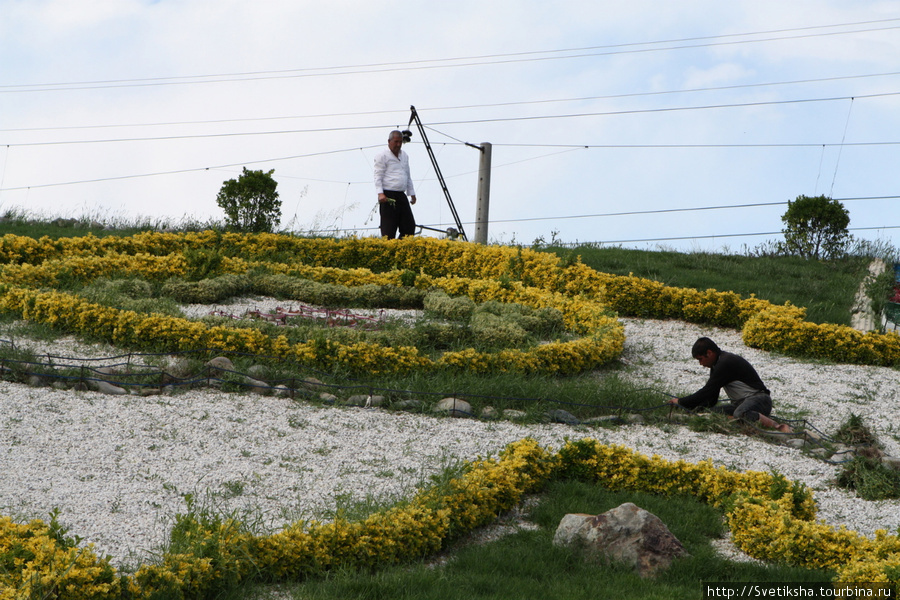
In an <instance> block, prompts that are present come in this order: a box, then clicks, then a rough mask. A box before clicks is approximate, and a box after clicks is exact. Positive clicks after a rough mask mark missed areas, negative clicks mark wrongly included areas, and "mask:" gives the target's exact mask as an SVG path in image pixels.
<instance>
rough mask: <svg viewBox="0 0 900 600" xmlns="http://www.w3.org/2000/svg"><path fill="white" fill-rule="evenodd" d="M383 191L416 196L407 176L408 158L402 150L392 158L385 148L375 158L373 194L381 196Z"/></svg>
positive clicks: (391, 153)
mask: <svg viewBox="0 0 900 600" xmlns="http://www.w3.org/2000/svg"><path fill="white" fill-rule="evenodd" d="M384 190H391V191H394V192H405V193H406V195H407V196H415V195H416V190H415V188H413V181H412V177H410V175H409V156H407V154H406V152H404V151H403V150H401V151H400V155H399V156H394V153H393V152H391V150H390V148H385V149H384V150H382V151H381V152H380V153H379V154H378V155H377V156H375V192H376V193H378V194H381V193H383V192H384Z"/></svg>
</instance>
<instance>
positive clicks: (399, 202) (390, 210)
mask: <svg viewBox="0 0 900 600" xmlns="http://www.w3.org/2000/svg"><path fill="white" fill-rule="evenodd" d="M384 195H385V196H387V197H388V198H389V199H392V200H393V202H382V203H380V204H379V205H378V213H379V214H380V215H381V235H382V236H383V237H387V238H388V239H389V240H392V239H394V238H395V237H397V230H398V229H399V230H400V237H405V236H407V235H414V234H415V233H416V219H415V217H413V213H412V208H411V207H410V206H409V199H407V197H406V194H404V193H403V192H395V191H394V190H384Z"/></svg>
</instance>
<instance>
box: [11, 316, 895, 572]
mask: <svg viewBox="0 0 900 600" xmlns="http://www.w3.org/2000/svg"><path fill="white" fill-rule="evenodd" d="M624 321H625V323H626V335H627V342H626V351H625V354H624V355H623V358H622V360H623V362H624V363H625V364H626V365H627V366H628V367H629V368H628V369H627V370H626V371H625V372H626V373H627V375H626V376H627V377H629V378H631V379H633V380H634V381H635V382H638V383H640V385H642V386H649V387H654V388H657V389H660V390H665V391H667V392H671V393H674V394H678V393H682V392H689V391H693V390H694V389H696V388H698V387H699V386H700V385H702V383H703V382H704V381H705V378H706V374H707V371H706V370H705V369H703V368H702V367H700V366H699V365H697V363H696V361H694V360H692V359H691V358H690V356H689V354H690V345H691V344H692V343H693V341H694V340H695V339H696V337H698V336H699V335H709V336H710V337H712V338H713V339H714V340H716V341H717V342H718V343H719V345H720V346H721V347H722V348H723V349H726V350H730V351H734V352H737V353H739V354H742V355H744V356H745V357H746V358H747V359H749V360H750V362H751V363H753V364H754V366H756V368H757V370H758V371H759V373H760V375H761V376H762V378H763V380H764V381H765V382H766V383H767V384H768V386H769V387H770V388H771V389H772V391H773V397H774V401H775V413H776V414H779V413H780V414H782V415H784V414H787V415H788V416H791V415H796V414H806V415H807V418H808V419H809V420H810V422H811V424H812V425H814V426H815V427H817V428H819V429H820V430H822V431H824V432H825V433H832V432H833V431H834V430H835V429H836V428H837V426H838V425H839V424H840V423H841V422H842V421H843V420H845V419H846V418H847V417H848V416H849V415H850V414H851V413H854V414H857V415H861V416H863V418H864V419H865V421H866V423H868V424H869V426H870V427H873V428H874V429H875V430H876V432H877V433H878V434H879V435H880V436H881V439H882V440H883V442H884V443H885V445H886V447H887V449H888V451H889V453H890V454H893V455H895V456H896V455H900V442H898V430H897V426H896V424H895V423H894V422H893V421H892V419H891V418H890V414H888V413H890V412H892V411H896V408H897V407H898V399H900V398H898V396H900V386H898V385H897V383H898V371H897V370H893V369H885V368H875V367H857V366H845V365H827V364H818V363H809V362H803V361H798V360H794V359H789V358H784V357H779V356H774V355H771V354H768V353H765V352H760V351H757V350H753V349H749V348H746V347H745V346H744V345H743V343H742V342H741V339H740V334H739V333H738V332H735V331H731V330H722V329H716V328H705V327H700V326H696V325H691V324H684V323H679V322H669V321H640V320H624ZM38 347H40V348H41V349H42V352H46V353H50V354H56V355H60V356H81V357H87V356H88V352H93V353H98V352H99V353H100V355H101V356H102V355H105V356H109V355H111V354H114V352H112V351H111V350H110V349H102V348H92V347H85V346H83V345H81V344H78V343H77V342H74V341H72V340H61V341H58V342H54V343H53V344H40V345H39V346H38ZM0 403H2V411H0V456H2V468H0V514H3V515H8V516H12V517H14V518H16V519H28V518H34V517H38V518H46V517H47V514H48V513H49V511H50V510H52V509H54V508H58V509H59V510H60V511H61V517H60V521H61V522H62V523H63V524H64V525H66V526H68V527H70V528H71V530H70V533H71V534H75V535H78V536H81V537H82V538H83V539H84V542H85V543H87V542H90V543H93V544H95V550H96V551H97V552H98V553H100V554H110V555H112V557H113V558H114V562H115V563H116V564H123V565H134V564H136V563H137V562H139V561H142V560H145V559H146V558H147V556H148V552H150V551H152V550H154V549H157V548H158V547H159V546H160V545H161V544H162V543H163V542H164V540H165V536H166V533H167V532H168V530H169V527H170V525H171V521H172V517H173V516H174V515H175V514H176V513H178V512H180V511H184V509H185V500H184V495H185V494H189V493H190V494H193V495H194V497H195V498H196V501H197V503H199V504H201V505H207V506H212V507H215V508H217V509H220V510H223V511H227V512H238V513H244V514H246V515H248V516H249V517H252V518H254V519H257V520H258V521H259V523H260V524H261V525H262V526H265V527H270V528H277V527H278V526H280V525H282V524H284V523H286V522H288V521H290V520H293V519H297V518H301V517H310V516H313V515H315V514H322V513H324V512H325V511H328V510H329V509H331V508H333V507H334V506H335V504H336V503H340V502H347V501H349V500H351V499H355V500H361V499H365V498H366V496H367V495H369V496H371V497H376V498H382V499H389V498H397V497H401V496H405V495H408V494H411V493H412V492H413V491H414V487H415V485H416V484H417V483H419V482H420V481H422V479H423V478H425V477H427V476H428V475H429V474H432V473H436V472H438V471H440V470H441V469H442V468H444V467H446V466H448V465H451V464H453V463H454V462H455V461H459V460H470V459H474V458H476V457H479V456H492V455H496V453H497V452H498V451H499V450H500V449H501V448H503V447H504V446H505V445H506V444H508V443H510V442H512V441H515V440H517V439H520V438H522V437H525V436H532V437H535V438H536V439H537V440H539V442H540V443H541V444H544V445H546V446H551V447H554V448H558V447H559V446H560V445H561V443H562V442H563V441H564V438H565V437H566V436H569V437H573V436H574V437H580V436H582V435H593V436H596V437H597V438H598V439H599V440H600V441H602V442H604V443H616V444H623V445H626V446H629V447H631V448H634V449H636V450H638V451H639V452H642V453H646V454H648V455H652V454H658V455H660V456H662V457H665V458H668V459H673V460H677V459H684V460H688V461H699V460H703V459H712V460H713V461H714V462H715V463H716V464H721V465H724V466H726V467H728V468H731V469H737V470H746V469H754V470H762V471H768V470H776V471H778V472H780V473H782V474H784V475H785V476H787V477H788V478H790V479H797V480H800V481H803V482H804V483H806V484H808V485H810V486H812V488H813V489H815V490H816V498H817V500H818V502H819V507H820V518H821V519H823V520H825V521H826V522H828V523H831V524H833V525H835V526H838V525H845V526H847V527H848V528H850V529H854V530H857V531H859V532H861V533H864V534H866V535H871V534H872V533H873V532H874V531H875V530H876V529H880V528H883V529H888V530H894V531H895V530H896V529H897V528H898V526H900V501H882V502H864V501H861V500H859V499H857V498H855V497H853V496H851V495H850V494H848V493H846V492H843V491H840V490H837V489H835V488H834V487H833V485H832V480H833V478H834V476H835V474H836V472H837V467H835V466H832V465H829V464H827V463H824V462H821V461H818V460H815V459H812V458H808V457H806V456H804V455H803V454H802V453H801V452H799V451H797V450H793V449H790V448H787V447H783V446H778V445H774V444H770V443H766V442H764V441H761V440H758V439H753V438H749V437H741V436H722V435H716V434H706V433H695V432H692V431H689V430H687V429H686V428H683V427H675V428H674V429H672V430H671V431H669V432H663V431H662V430H660V429H657V428H651V427H645V426H627V427H620V428H618V429H586V428H574V429H573V428H572V427H569V426H566V425H561V424H547V425H528V426H524V425H515V424H512V423H506V422H494V423H487V422H479V421H474V420H459V419H437V418H430V417H423V416H415V415H408V414H398V413H388V412H385V411H381V410H378V409H357V408H317V407H312V406H308V405H304V404H302V403H295V402H292V401H291V400H289V399H285V398H270V397H260V396H252V395H236V394H223V393H220V392H216V391H211V390H205V391H191V392H188V393H184V394H179V395H177V396H174V397H169V396H157V397H147V398H139V397H136V396H108V395H102V394H99V393H95V392H71V391H59V390H54V389H51V388H30V387H27V386H23V385H18V384H11V383H4V382H0Z"/></svg>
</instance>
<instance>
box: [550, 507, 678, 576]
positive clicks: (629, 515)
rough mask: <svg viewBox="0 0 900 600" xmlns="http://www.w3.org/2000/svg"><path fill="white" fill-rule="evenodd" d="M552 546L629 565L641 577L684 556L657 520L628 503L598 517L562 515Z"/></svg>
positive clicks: (676, 543) (659, 569)
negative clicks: (563, 547) (574, 548)
mask: <svg viewBox="0 0 900 600" xmlns="http://www.w3.org/2000/svg"><path fill="white" fill-rule="evenodd" d="M553 543H554V544H555V545H558V546H572V547H576V548H581V549H582V550H583V551H584V553H585V557H586V558H587V559H588V560H612V561H617V562H623V563H625V564H628V565H631V566H632V567H633V568H634V569H635V570H636V571H637V572H638V574H640V576H641V577H652V576H653V575H655V574H656V573H657V572H658V571H661V570H665V569H667V568H668V567H669V565H671V564H672V561H673V560H674V559H675V558H677V557H679V556H685V555H686V554H687V551H686V550H685V549H684V546H683V545H682V544H681V542H680V541H678V538H676V537H675V536H674V535H672V532H670V531H669V529H668V528H667V527H666V525H665V524H664V523H663V522H662V521H661V520H660V519H659V517H657V516H656V515H654V514H652V513H649V512H647V511H646V510H644V509H642V508H640V507H638V506H636V505H634V504H632V503H631V502H626V503H625V504H622V505H621V506H618V507H617V508H614V509H612V510H609V511H607V512H605V513H602V514H599V515H586V514H568V515H566V516H564V517H563V518H562V521H560V523H559V527H558V528H557V529H556V534H555V535H554V536H553Z"/></svg>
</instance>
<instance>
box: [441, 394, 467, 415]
mask: <svg viewBox="0 0 900 600" xmlns="http://www.w3.org/2000/svg"><path fill="white" fill-rule="evenodd" d="M432 411H433V412H436V413H442V414H445V415H450V416H451V417H471V416H473V415H472V405H471V404H469V403H468V402H466V401H465V400H460V399H459V398H444V399H443V400H441V401H440V402H438V403H437V404H435V405H434V408H433V409H432Z"/></svg>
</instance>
